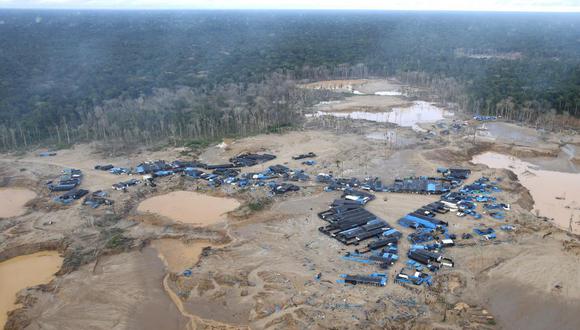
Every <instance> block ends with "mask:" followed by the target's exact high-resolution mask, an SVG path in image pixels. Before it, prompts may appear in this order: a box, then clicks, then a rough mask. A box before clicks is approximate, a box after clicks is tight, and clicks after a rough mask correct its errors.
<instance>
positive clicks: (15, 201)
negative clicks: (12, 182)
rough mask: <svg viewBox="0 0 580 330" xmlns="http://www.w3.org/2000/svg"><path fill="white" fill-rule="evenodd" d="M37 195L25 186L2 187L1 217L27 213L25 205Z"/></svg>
mask: <svg viewBox="0 0 580 330" xmlns="http://www.w3.org/2000/svg"><path fill="white" fill-rule="evenodd" d="M34 197H36V193H35V192H34V191H32V190H28V189H25V188H0V218H11V217H17V216H19V215H22V214H24V213H26V207H24V205H25V204H26V203H27V202H28V201H30V200H32V199H33V198H34Z"/></svg>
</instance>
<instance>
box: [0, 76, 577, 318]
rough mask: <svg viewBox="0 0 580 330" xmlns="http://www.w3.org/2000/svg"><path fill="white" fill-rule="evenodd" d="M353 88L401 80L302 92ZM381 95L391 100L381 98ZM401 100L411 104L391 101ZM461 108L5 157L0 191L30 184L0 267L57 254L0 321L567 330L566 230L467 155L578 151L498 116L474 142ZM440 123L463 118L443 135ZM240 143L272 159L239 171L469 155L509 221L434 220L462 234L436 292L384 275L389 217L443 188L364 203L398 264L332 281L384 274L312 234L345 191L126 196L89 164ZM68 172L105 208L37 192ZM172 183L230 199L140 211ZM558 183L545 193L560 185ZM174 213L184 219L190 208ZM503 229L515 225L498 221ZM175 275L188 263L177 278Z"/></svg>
mask: <svg viewBox="0 0 580 330" xmlns="http://www.w3.org/2000/svg"><path fill="white" fill-rule="evenodd" d="M353 84H358V85H357V90H360V91H362V92H365V93H372V92H374V91H375V90H390V89H388V88H385V86H386V84H388V85H389V86H388V87H389V88H391V87H393V86H395V87H396V85H393V84H394V82H392V81H389V82H386V83H385V82H380V81H372V80H371V81H363V82H361V81H357V82H350V81H349V82H340V81H335V82H332V83H330V82H327V83H324V84H320V86H321V87H318V85H312V86H307V87H308V88H345V86H347V85H353ZM365 84H369V85H368V86H366V87H365ZM373 84H374V85H373ZM327 85H328V86H327ZM329 86H331V87H329ZM332 86H334V87H332ZM341 86H342V87H341ZM377 86H378V87H377ZM352 98H353V99H355V100H356V102H358V104H357V105H356V106H352V107H351V109H352V111H354V110H357V109H359V108H360V107H364V106H372V107H374V105H375V103H374V102H377V100H376V99H375V98H374V96H373V99H372V100H370V98H368V97H366V98H365V96H352ZM380 98H384V100H385V102H386V103H384V104H383V106H384V109H385V110H384V111H388V109H389V106H390V103H389V102H392V97H391V96H384V97H379V100H380ZM400 100H401V102H407V101H408V100H407V99H406V98H405V97H402V96H401V97H400ZM343 102H347V104H349V103H348V102H351V101H349V100H346V101H343ZM367 102H371V103H367ZM379 102H380V101H379ZM346 108H348V107H346ZM346 108H345V109H346ZM357 111H358V110H357ZM465 119H466V118H464V117H461V114H456V116H455V117H454V118H446V119H444V120H443V121H442V122H441V123H437V124H435V123H422V124H421V127H422V128H424V129H425V130H426V131H425V132H417V131H413V130H412V129H411V128H401V127H397V126H396V125H393V124H385V123H373V122H369V121H357V120H350V119H337V118H327V117H324V118H311V119H309V120H308V121H307V122H306V123H305V125H304V128H303V129H302V130H298V131H292V132H288V133H284V134H264V135H258V136H253V137H248V138H242V139H236V140H229V141H226V143H224V144H222V145H220V146H210V147H208V148H205V149H203V150H184V149H178V148H164V149H162V150H160V151H151V150H149V151H148V150H146V149H139V150H136V151H135V152H132V153H130V154H126V155H121V156H117V155H116V153H104V152H103V151H102V147H100V146H99V145H97V144H91V145H76V146H74V148H72V149H68V150H60V151H58V152H57V155H56V156H54V157H38V156H37V153H36V152H31V153H26V154H5V155H1V156H0V175H1V178H2V179H1V180H0V189H2V191H7V190H9V189H10V191H11V192H12V193H13V194H18V192H19V191H20V192H22V191H25V190H23V189H27V190H28V191H29V193H27V194H29V195H27V196H23V195H22V196H20V195H19V196H16V197H18V200H19V201H24V203H25V204H24V205H23V206H15V207H17V208H19V207H22V208H23V209H22V210H19V211H18V212H17V213H14V214H7V215H6V216H4V215H0V216H3V218H0V267H2V264H3V263H4V262H9V261H10V260H13V258H15V257H18V256H23V255H29V254H33V253H36V252H41V251H57V252H58V253H59V255H60V256H61V257H62V259H63V261H62V266H61V267H60V270H58V272H56V274H49V277H50V276H52V275H54V276H53V277H52V278H51V279H49V280H50V282H46V283H38V284H34V285H36V286H33V287H29V288H26V287H23V288H22V290H21V291H20V292H19V293H18V296H17V297H15V300H14V302H15V303H19V304H20V306H19V308H17V309H15V310H12V309H10V310H8V315H7V316H8V317H7V321H6V324H5V328H6V329H230V328H232V329H246V328H251V329H266V328H267V329H326V328H332V329H358V328H367V329H497V328H504V329H546V328H554V329H579V328H580V316H577V315H576V314H575V313H574V311H575V310H578V309H579V308H580V284H579V283H578V281H577V274H578V273H579V272H580V263H579V261H580V260H579V258H580V240H579V238H578V236H577V235H576V234H575V232H574V231H572V232H570V231H567V230H566V228H559V227H557V226H556V225H555V224H554V223H553V222H552V221H550V220H549V219H548V218H546V217H544V216H543V214H542V216H541V217H539V216H537V215H536V214H535V213H534V212H531V211H532V210H533V209H534V205H535V204H534V200H533V198H532V195H531V194H530V192H529V191H528V190H527V189H526V187H525V186H524V185H523V182H522V181H520V179H519V178H518V175H516V174H515V173H514V171H513V170H511V169H510V168H489V167H487V166H485V165H482V164H474V163H472V162H471V161H472V159H473V157H474V156H476V155H479V154H482V153H484V152H497V153H502V154H508V155H512V156H516V157H518V158H519V159H522V160H525V161H526V162H530V163H532V164H534V165H536V166H540V167H541V166H545V167H546V169H550V170H558V169H559V168H561V167H557V166H556V165H554V164H560V162H566V163H565V166H564V165H562V167H566V169H567V172H568V173H576V174H577V175H580V174H578V172H574V167H573V166H572V165H569V163H568V161H572V162H573V159H574V157H577V156H574V157H564V158H563V156H562V152H565V154H566V155H568V153H569V152H570V150H569V149H566V150H564V151H563V150H562V147H563V146H564V145H566V144H568V145H572V146H574V148H578V146H579V145H580V140H579V138H578V136H577V134H576V135H570V134H568V135H564V134H563V133H550V132H546V133H541V134H537V132H536V130H534V129H527V128H526V129H521V130H519V129H518V130H517V134H519V135H523V136H524V137H525V138H526V139H520V140H522V141H524V140H525V141H531V142H529V143H524V144H521V143H513V141H512V140H513V138H512V137H510V136H507V137H506V136H505V135H502V134H504V133H505V131H506V128H505V127H502V128H500V129H498V130H495V131H493V132H496V133H497V134H499V135H497V136H494V135H493V134H491V135H489V134H488V135H486V136H481V135H479V134H475V133H477V130H476V128H477V127H478V126H480V125H481V123H477V122H471V121H469V120H467V121H466V120H465ZM453 123H456V124H457V123H459V124H460V126H461V127H460V128H459V129H457V130H453V129H448V128H447V127H450V125H452V124H453ZM497 124H500V123H497ZM502 125H504V124H502ZM505 125H508V124H505ZM509 125H512V124H509ZM500 126H501V125H500ZM508 127H510V126H508ZM445 131H448V132H445ZM508 131H509V129H508ZM494 134H495V133H494ZM519 135H518V136H519ZM510 139H512V140H510ZM244 152H260V153H262V152H267V153H271V154H275V155H277V158H276V159H275V160H273V161H270V162H267V163H264V164H260V165H256V166H253V167H250V168H243V171H244V172H258V171H261V170H263V169H265V168H266V167H268V166H270V165H273V164H284V165H286V166H288V167H290V168H302V169H304V170H305V171H306V172H307V173H308V174H309V175H310V176H311V177H314V176H315V175H316V174H318V173H333V174H334V175H336V176H343V177H358V178H364V177H366V176H377V177H380V178H381V179H382V181H383V183H390V182H392V180H393V179H394V178H398V177H406V176H410V175H436V169H437V168H438V167H441V166H443V167H466V168H470V169H471V170H472V172H473V173H472V175H471V178H470V179H469V181H473V180H475V179H477V178H479V177H480V176H482V175H484V176H488V177H490V178H496V177H501V178H502V181H501V182H500V184H499V186H500V188H501V189H502V191H501V192H500V193H497V194H496V196H497V198H498V200H501V201H502V202H505V203H510V204H511V210H510V211H507V212H506V218H505V219H504V220H496V219H493V218H491V217H489V216H485V215H484V217H483V218H481V219H479V220H475V219H474V218H472V217H458V216H456V215H455V214H452V213H447V214H445V215H439V216H438V218H440V219H442V220H444V221H447V222H449V228H450V231H451V232H453V233H456V234H457V235H458V236H459V238H458V240H457V243H458V244H457V246H455V247H451V248H448V249H446V250H445V252H446V253H445V254H446V256H449V257H451V258H452V259H453V260H454V261H455V267H454V268H445V269H442V270H440V271H439V272H437V273H434V274H433V276H434V284H433V286H431V287H428V286H412V285H411V286H402V285H397V284H395V283H394V281H393V277H394V275H395V274H396V273H397V272H398V271H399V270H400V269H401V268H403V267H404V266H405V262H406V261H407V257H406V251H407V250H408V248H409V243H408V241H407V239H406V238H405V236H406V235H407V234H409V233H411V232H412V231H411V230H409V229H406V228H402V227H401V226H398V225H397V219H399V218H400V217H401V216H403V215H405V214H407V213H409V212H411V211H413V210H415V209H416V208H418V207H420V206H422V205H424V204H426V203H429V202H431V201H435V200H437V199H438V197H437V196H429V195H417V194H395V193H376V194H375V195H376V197H377V198H376V199H375V200H374V201H372V202H370V203H369V204H368V205H367V206H366V208H367V209H368V210H369V211H371V212H373V213H375V214H376V215H378V216H380V217H381V218H383V219H384V220H386V221H387V222H388V223H389V224H391V225H393V226H394V227H396V228H397V229H398V230H400V231H401V232H403V234H404V237H403V239H402V240H401V241H400V244H399V251H400V253H399V255H400V260H399V261H398V262H397V263H395V265H394V266H393V267H391V268H390V269H388V270H387V271H386V272H387V273H388V274H389V280H388V284H387V285H386V286H385V287H372V286H362V285H357V286H350V285H345V284H341V283H337V280H338V279H339V275H340V274H356V273H360V274H369V273H374V272H383V271H384V270H382V269H379V268H378V267H377V266H372V265H366V264H360V263H356V262H351V261H347V260H343V259H342V256H344V254H345V253H346V252H349V251H350V252H352V251H353V250H354V248H355V247H352V246H345V245H342V244H341V243H339V242H338V241H336V240H333V239H331V238H329V237H328V236H325V235H323V234H321V233H320V232H319V231H318V228H319V227H320V226H323V225H325V223H324V221H322V220H320V219H319V218H318V217H317V213H318V212H320V211H323V210H325V209H327V208H328V205H329V203H330V202H331V201H332V200H333V199H336V198H338V197H339V196H340V192H325V191H323V188H324V185H322V184H319V183H316V182H314V181H309V182H304V183H299V185H300V187H301V189H300V190H299V191H297V192H291V193H287V194H284V195H279V196H274V197H272V196H269V194H268V190H267V189H266V188H264V187H252V188H250V189H239V188H237V187H233V186H230V185H223V186H221V187H219V188H211V187H208V186H207V183H206V182H205V181H203V180H193V179H189V178H187V177H184V176H180V175H173V176H169V177H164V178H158V179H156V181H155V182H156V184H157V186H156V187H151V186H148V185H143V184H139V185H137V186H133V187H129V189H128V190H127V192H122V191H116V190H113V189H111V185H112V184H114V183H116V182H119V181H124V180H127V179H129V178H131V177H129V176H127V175H120V176H118V175H113V174H110V173H107V172H103V171H98V170H95V169H93V167H94V165H97V164H108V163H112V164H115V165H116V166H126V167H130V166H135V165H137V164H138V163H140V162H142V161H145V160H155V159H166V160H169V161H170V160H174V159H184V160H188V159H192V158H196V159H199V160H200V161H203V162H207V163H224V162H227V161H228V159H229V158H230V157H232V156H235V155H238V154H240V153H244ZM305 152H314V153H316V154H317V155H318V156H317V157H316V158H314V159H315V160H316V161H317V163H316V164H315V165H313V166H305V165H302V160H293V159H292V156H295V155H298V154H302V153H305ZM558 159H559V160H558ZM556 162H557V163H556ZM64 168H79V169H81V170H82V171H83V173H84V179H83V183H82V185H81V187H82V188H85V189H89V190H91V191H94V190H98V189H104V190H106V191H107V192H109V194H110V196H109V198H110V199H112V200H114V201H115V204H114V205H112V206H101V207H100V208H97V209H92V208H90V207H88V206H83V205H81V203H80V202H79V201H76V202H75V203H73V204H71V205H68V206H63V205H59V204H57V203H55V202H53V201H52V198H53V197H54V196H56V195H57V194H56V193H54V194H53V193H50V192H49V191H48V189H47V188H46V186H45V182H46V181H47V180H53V179H55V178H57V177H58V175H59V173H60V171H61V170H62V169H64ZM133 177H135V176H133ZM136 178H138V179H140V177H136ZM30 192H32V193H34V195H30ZM178 192H191V193H193V192H195V193H197V194H205V195H207V196H211V197H212V198H229V199H233V200H237V202H239V203H240V206H239V207H238V208H237V209H235V210H233V211H231V212H229V213H227V215H223V214H222V213H221V212H217V216H218V218H219V219H218V220H219V221H209V222H203V221H193V220H192V221H191V223H188V222H187V221H182V220H183V219H181V220H180V219H178V218H172V217H179V216H183V213H182V212H183V210H184V209H185V208H181V207H180V204H183V203H190V202H189V201H188V200H187V199H179V198H178V199H176V200H170V199H164V200H162V203H163V204H164V205H163V206H164V209H165V211H171V212H165V211H163V212H161V211H159V212H144V210H143V209H141V210H140V209H139V205H143V204H142V203H143V202H144V201H151V200H153V199H152V198H157V197H160V196H167V194H170V193H173V194H175V193H178ZM558 193H559V192H558V191H555V192H554V198H556V197H560V196H558ZM5 201H6V200H5V199H3V200H2V201H0V208H5V207H7V206H8V204H5V203H6V202H5ZM256 201H259V203H257V202H256ZM558 201H559V200H558ZM166 203H173V204H170V205H171V206H168V205H165V204H166ZM192 203H193V202H192ZM202 204H203V203H202ZM188 205H189V204H188ZM196 205H197V204H196ZM211 205H217V204H215V203H212V204H211ZM256 205H258V206H256ZM199 207H203V206H199ZM173 212H177V213H173ZM187 212H188V213H192V219H195V217H193V216H194V215H197V213H196V211H195V209H191V208H190V209H188V211H187ZM199 212H200V214H202V215H203V217H204V218H205V217H208V218H209V217H215V216H216V214H215V213H216V212H213V213H204V212H207V210H201V209H200V211H199ZM193 213H195V214H193ZM175 214H177V216H176V215H175ZM208 214H209V215H208ZM578 220H579V221H580V219H578ZM504 224H510V225H513V226H514V227H515V228H516V229H515V230H514V231H511V232H505V231H501V230H500V229H499V227H500V226H501V225H504ZM480 226H485V227H492V228H495V229H496V231H497V239H496V240H494V241H485V240H481V239H479V238H478V237H475V238H472V239H466V240H462V239H461V238H460V237H461V234H462V233H472V230H473V228H474V227H480ZM24 269H26V268H24ZM30 269H34V268H33V267H32V266H31V268H30ZM0 270H1V269H0ZM184 270H190V274H188V275H187V276H184V275H183V271H184ZM48 272H49V273H53V271H51V270H49V271H48ZM318 274H320V279H318V280H317V279H316V277H317V275H318ZM15 276H17V275H15ZM1 312H5V311H1Z"/></svg>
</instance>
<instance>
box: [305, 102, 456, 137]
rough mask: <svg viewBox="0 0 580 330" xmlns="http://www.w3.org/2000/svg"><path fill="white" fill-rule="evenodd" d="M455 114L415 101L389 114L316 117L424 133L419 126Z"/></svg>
mask: <svg viewBox="0 0 580 330" xmlns="http://www.w3.org/2000/svg"><path fill="white" fill-rule="evenodd" d="M452 115H453V113H452V112H449V111H447V110H444V109H441V108H438V107H436V106H434V105H433V104H431V103H429V102H425V101H415V102H413V105H412V106H410V107H406V108H398V107H395V108H393V109H392V111H389V112H363V111H354V112H324V111H318V112H317V113H316V114H315V116H333V117H339V118H350V119H363V120H369V121H374V122H379V123H387V122H388V123H393V124H397V125H399V126H402V127H411V128H413V129H414V130H417V131H422V129H421V128H420V127H419V126H418V124H422V123H433V122H436V121H438V120H441V119H444V118H446V117H449V116H452Z"/></svg>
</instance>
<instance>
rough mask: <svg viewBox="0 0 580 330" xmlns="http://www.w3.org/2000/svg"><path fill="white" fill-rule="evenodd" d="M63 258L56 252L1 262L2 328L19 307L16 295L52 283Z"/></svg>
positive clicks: (0, 309) (24, 256)
mask: <svg viewBox="0 0 580 330" xmlns="http://www.w3.org/2000/svg"><path fill="white" fill-rule="evenodd" d="M61 265H62V258H61V257H60V256H59V255H58V252H56V251H44V252H37V253H33V254H29V255H23V256H19V257H15V258H12V259H9V260H7V261H3V262H0V327H2V328H3V327H4V323H5V322H6V319H7V313H8V312H9V311H11V310H14V309H16V308H17V307H18V305H16V304H15V303H14V302H15V300H16V294H17V293H18V292H19V291H20V290H22V289H25V288H28V287H31V286H35V285H39V284H45V283H48V282H50V281H51V280H52V279H53V277H54V274H55V273H56V272H57V271H58V270H59V269H60V267H61Z"/></svg>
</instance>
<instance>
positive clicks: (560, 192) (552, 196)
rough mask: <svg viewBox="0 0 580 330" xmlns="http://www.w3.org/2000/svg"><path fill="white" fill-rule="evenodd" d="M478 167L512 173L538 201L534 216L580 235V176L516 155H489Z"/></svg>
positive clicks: (479, 158) (481, 158)
mask: <svg viewBox="0 0 580 330" xmlns="http://www.w3.org/2000/svg"><path fill="white" fill-rule="evenodd" d="M471 161H472V162H473V163H475V164H484V165H487V166H489V167H491V168H504V169H508V170H511V171H512V172H514V173H515V174H516V175H517V176H518V180H519V181H520V183H521V184H522V185H523V186H524V187H526V189H528V190H529V191H530V194H531V195H532V198H533V199H534V213H537V214H538V215H539V216H544V217H547V218H550V219H553V222H554V224H556V225H557V226H558V227H560V228H562V229H565V230H569V231H571V232H574V233H580V188H579V187H580V173H566V172H557V171H548V170H545V169H542V168H540V167H538V166H535V165H533V164H531V163H528V162H525V161H522V160H521V159H518V158H516V157H513V156H509V155H503V154H499V153H495V152H486V153H483V154H480V155H477V156H475V157H473V159H472V160H471Z"/></svg>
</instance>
